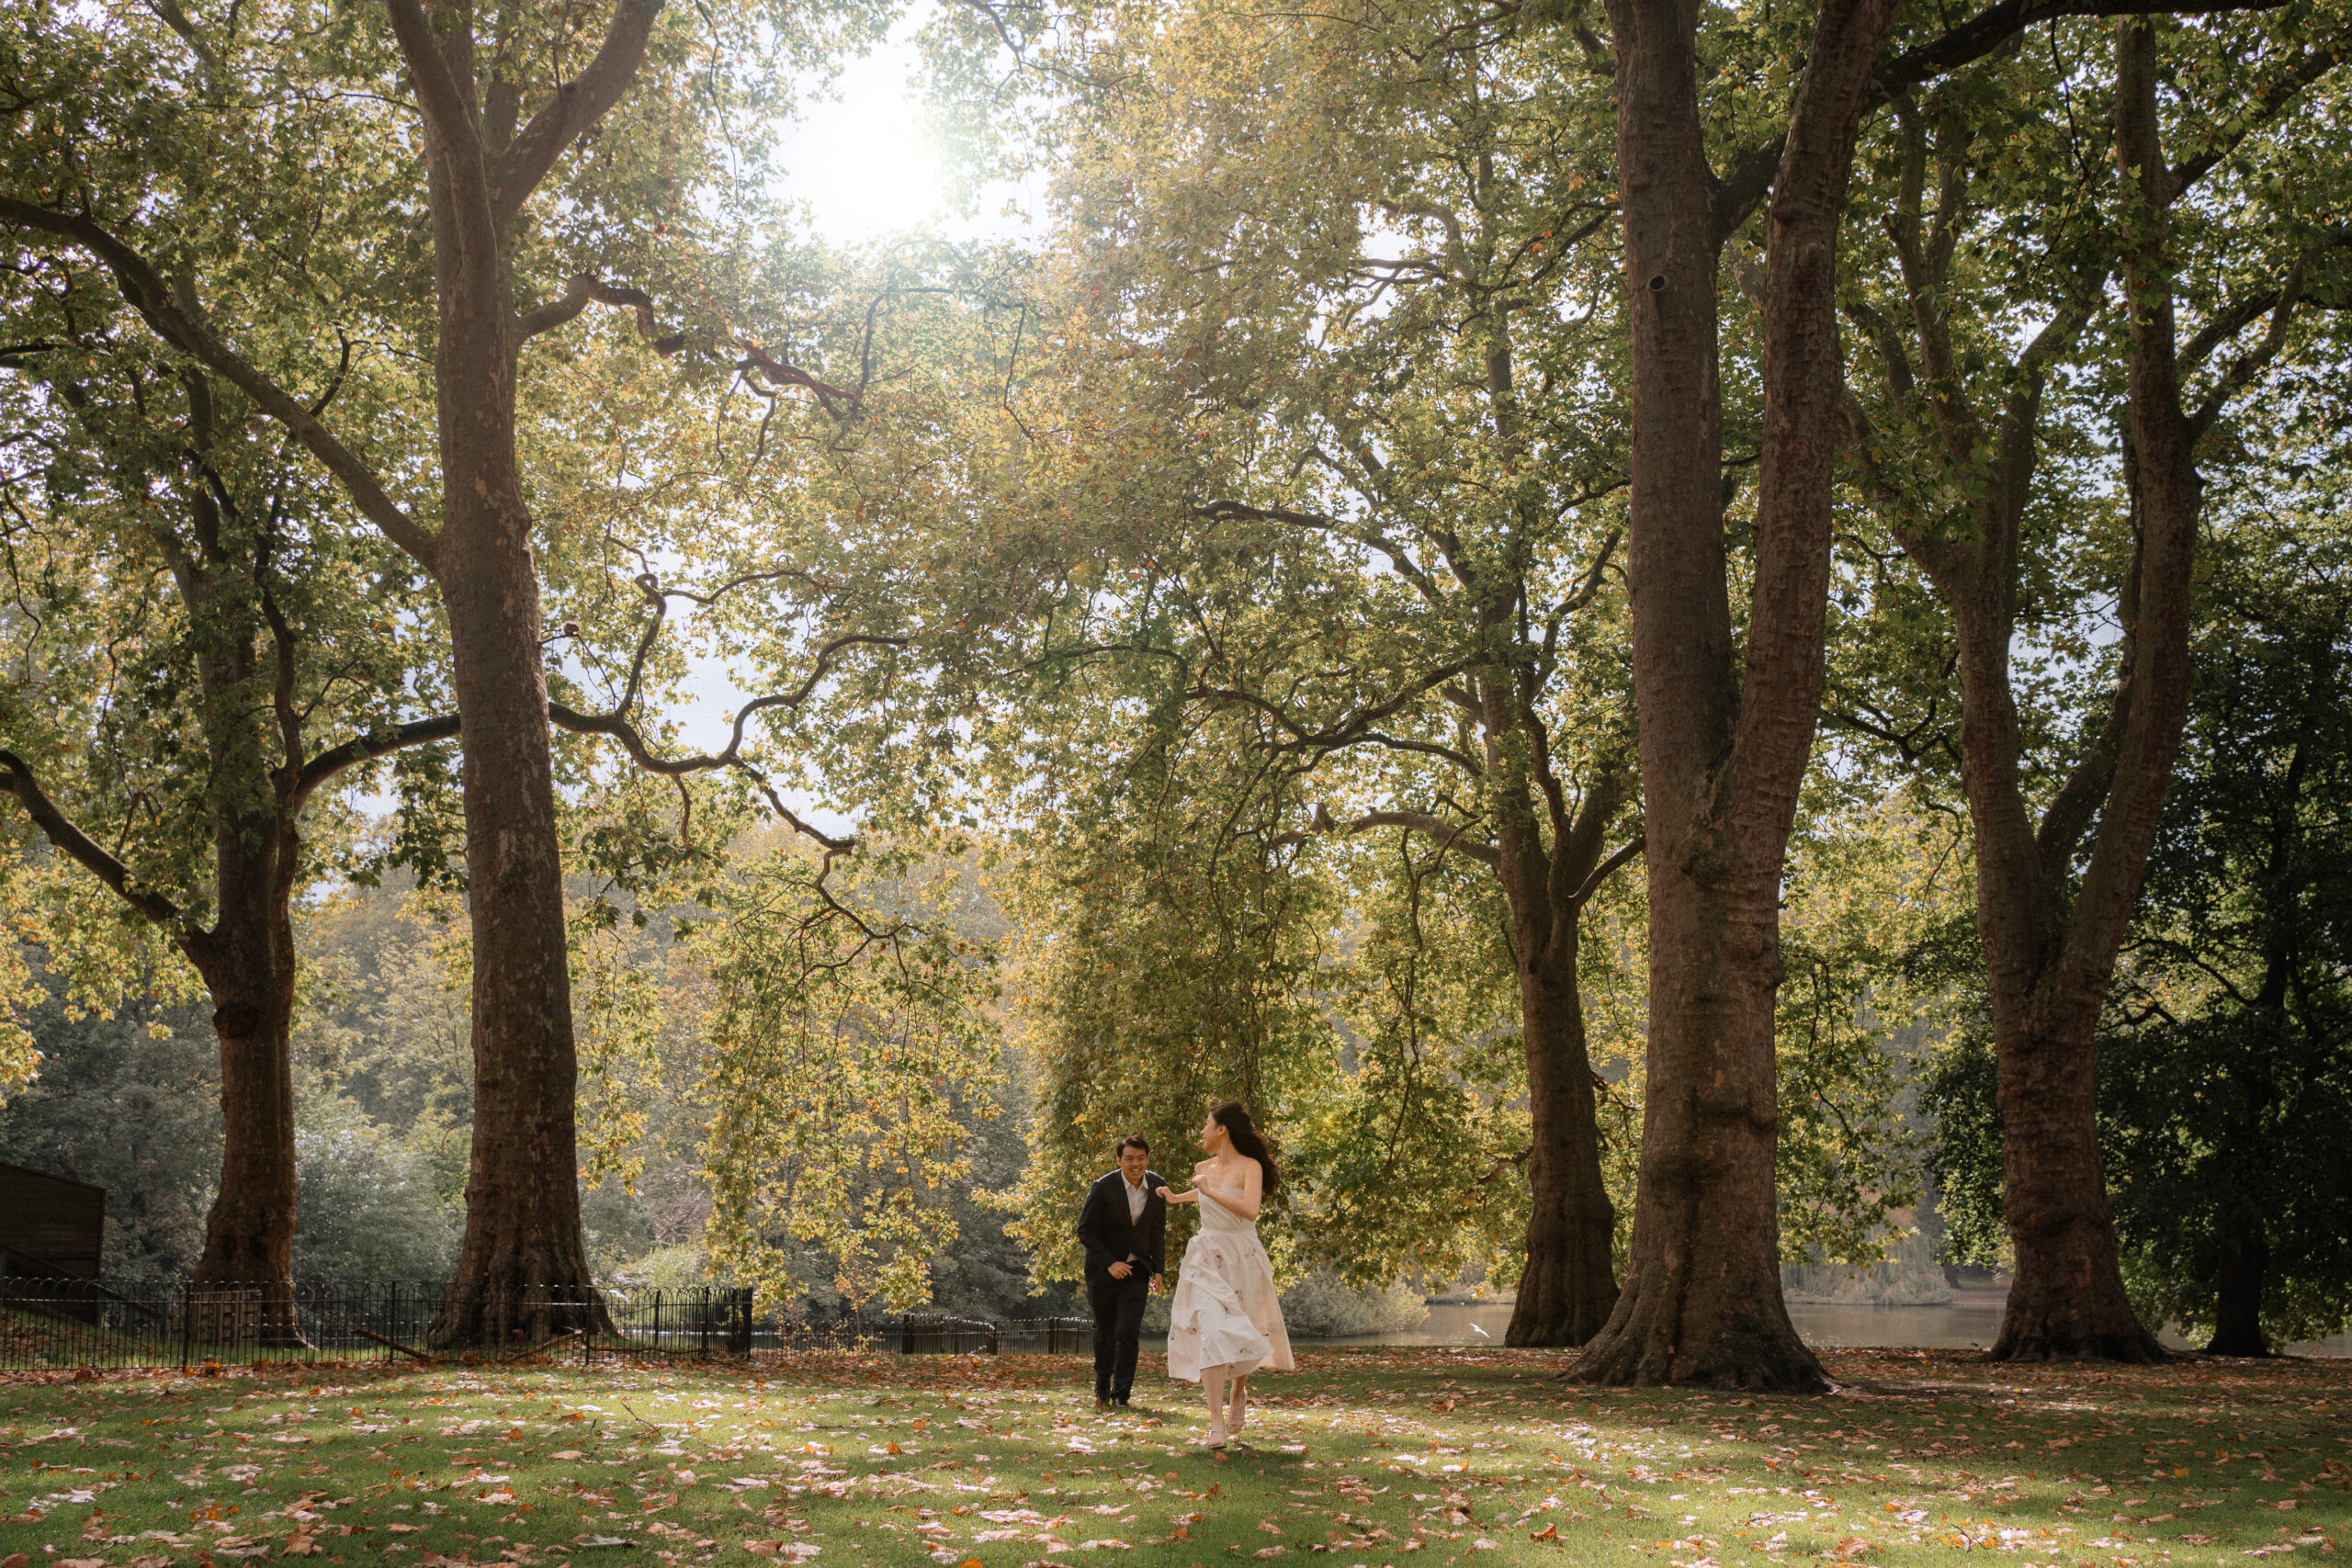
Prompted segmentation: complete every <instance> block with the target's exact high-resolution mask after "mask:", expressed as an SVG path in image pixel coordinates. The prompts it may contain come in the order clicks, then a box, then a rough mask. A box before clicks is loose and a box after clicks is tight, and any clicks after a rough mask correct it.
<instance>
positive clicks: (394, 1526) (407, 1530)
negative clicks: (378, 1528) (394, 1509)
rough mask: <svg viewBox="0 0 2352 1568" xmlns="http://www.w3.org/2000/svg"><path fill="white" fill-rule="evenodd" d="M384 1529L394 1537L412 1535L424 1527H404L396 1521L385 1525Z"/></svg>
mask: <svg viewBox="0 0 2352 1568" xmlns="http://www.w3.org/2000/svg"><path fill="white" fill-rule="evenodd" d="M384 1528H385V1529H388V1530H390V1531H391V1532H392V1533H393V1534H394V1535H414V1534H415V1533H416V1532H417V1531H419V1530H421V1529H424V1526H423V1525H404V1524H401V1523H400V1522H399V1521H398V1520H395V1521H393V1522H392V1523H390V1524H389V1525H386V1526H385V1527H384Z"/></svg>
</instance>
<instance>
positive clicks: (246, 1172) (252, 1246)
mask: <svg viewBox="0 0 2352 1568" xmlns="http://www.w3.org/2000/svg"><path fill="white" fill-rule="evenodd" d="M292 810H293V807H291V805H290V804H289V803H285V802H280V803H279V807H278V809H277V811H276V812H275V813H273V814H272V815H270V816H269V817H266V818H243V819H239V818H227V819H225V820H223V821H222V822H221V824H220V828H219V829H218V830H217V832H216V834H215V848H214V855H213V866H214V887H215V896H216V897H218V898H219V900H220V917H219V919H217V920H215V922H214V923H213V926H212V929H211V930H210V931H207V932H204V933H203V934H202V935H201V936H195V937H191V938H189V939H187V940H185V941H184V942H183V945H184V947H185V948H186V949H187V951H188V953H189V957H190V958H191V960H192V961H193V962H194V963H195V964H196V967H197V971H198V974H200V975H201V976H203V977H204V982H205V985H206V987H207V988H208V989H209V991H210V992H211V994H212V1028H213V1032H214V1033H215V1034H216V1035H217V1036H218V1037H219V1040H220V1122H221V1136H222V1141H221V1151H220V1192H219V1194H218V1195H217V1196H216V1197H215V1198H214V1199H213V1201H212V1212H211V1213H210V1215H209V1217H208V1218H207V1220H206V1222H205V1230H204V1251H203V1254H202V1255H201V1256H200V1257H199V1258H198V1259H197V1264H196V1268H195V1269H194V1270H193V1271H192V1273H191V1275H190V1277H189V1283H190V1284H192V1285H193V1286H195V1287H196V1289H197V1290H198V1292H199V1295H200V1296H201V1294H202V1293H203V1292H213V1295H212V1297H211V1299H210V1301H209V1303H207V1304H206V1305H205V1306H204V1307H203V1308H202V1309H201V1316H200V1318H199V1322H198V1327H197V1332H198V1335H199V1337H213V1338H220V1339H243V1338H245V1337H257V1338H258V1339H259V1340H260V1341H261V1342H262V1343H264V1344H268V1345H294V1344H300V1342H301V1340H302V1333H301V1325H300V1323H299V1322H298V1321H297V1320H296V1317H295V1313H294V1227H295V1220H296V1213H295V1169H294V1067H293V1045H292V1037H293V1028H294V963H295V959H294V923H293V919H292V915H291V908H290V906H291V902H292V894H293V877H292V874H291V873H292V869H293V867H294V865H295V863H296V862H297V859H298V857H299V855H300V840H298V838H297V837H296V835H295V832H294V829H293V826H292V820H291V818H292Z"/></svg>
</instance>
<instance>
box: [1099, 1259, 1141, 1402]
mask: <svg viewBox="0 0 2352 1568" xmlns="http://www.w3.org/2000/svg"><path fill="white" fill-rule="evenodd" d="M1089 1272H1090V1274H1091V1278H1090V1279H1088V1280H1087V1281H1086V1304H1087V1306H1088V1307H1089V1308H1090V1309H1091V1311H1092V1312H1093V1314H1094V1397H1095V1398H1097V1399H1111V1400H1116V1401H1117V1402H1118V1403H1120V1404H1125V1403H1126V1402H1127V1395H1128V1394H1129V1393H1132V1392H1133V1391H1134V1389H1135V1386H1136V1360H1137V1359H1140V1358H1141V1356H1142V1354H1143V1309H1144V1303H1146V1302H1148V1301H1149V1300H1150V1299H1151V1277H1150V1276H1149V1275H1148V1274H1146V1273H1144V1272H1143V1270H1142V1269H1136V1271H1135V1272H1134V1273H1132V1274H1129V1275H1128V1276H1127V1277H1126V1278H1125V1279H1124V1280H1114V1279H1113V1278H1111V1275H1110V1273H1109V1271H1108V1270H1104V1271H1103V1272H1101V1273H1092V1271H1091V1270H1090V1271H1089Z"/></svg>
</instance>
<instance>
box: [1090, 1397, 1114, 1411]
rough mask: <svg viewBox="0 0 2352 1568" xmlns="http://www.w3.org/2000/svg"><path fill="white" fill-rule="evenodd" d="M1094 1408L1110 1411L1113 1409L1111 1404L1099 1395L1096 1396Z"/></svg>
mask: <svg viewBox="0 0 2352 1568" xmlns="http://www.w3.org/2000/svg"><path fill="white" fill-rule="evenodd" d="M1094 1408H1095V1409H1097V1410H1108V1409H1110V1408H1111V1402H1110V1401H1109V1400H1107V1399H1104V1398H1103V1397H1102V1396H1101V1395H1099V1394H1098V1395H1096V1396H1095V1400H1094Z"/></svg>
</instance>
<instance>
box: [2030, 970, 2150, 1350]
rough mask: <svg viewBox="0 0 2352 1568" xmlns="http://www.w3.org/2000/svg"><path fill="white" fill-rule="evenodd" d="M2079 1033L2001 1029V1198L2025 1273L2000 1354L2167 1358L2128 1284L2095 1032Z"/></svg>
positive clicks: (2073, 1031)
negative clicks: (2103, 1123) (2113, 1202)
mask: <svg viewBox="0 0 2352 1568" xmlns="http://www.w3.org/2000/svg"><path fill="white" fill-rule="evenodd" d="M2095 1019H2096V1014H2094V1020H2095ZM2081 1036H2082V1032H2080V1031H2075V1030H2068V1031H2065V1032H2063V1033H2062V1032H2057V1031H2052V1032H2046V1033H2045V1032H2034V1031H2020V1032H2008V1031H2002V1030H1999V1029H1998V1028H1997V1027H1996V1037H1995V1049H1996V1052H1997V1054H1998V1062H1999V1075H2000V1077H1999V1088H1998V1091H1997V1092H1998V1097H1999V1102H2000V1108H2001V1122H2002V1128H2003V1134H2002V1145H2001V1173H2002V1180H2003V1183H2004V1208H2005V1213H2006V1216H2007V1220H2008V1224H2009V1239H2010V1243H2011V1245H2012V1246H2013V1247H2015V1248H2016V1251H2017V1278H2016V1280H2015V1282H2014V1283H2012V1284H2011V1285H2010V1287H2009V1297H2008V1303H2007V1307H2006V1308H2005V1310H2004V1311H2003V1313H2002V1314H2001V1334H2000V1337H1999V1338H1998V1339H1996V1341H1995V1342H1994V1345H1993V1348H1992V1351H1991V1352H1990V1354H1991V1357H1992V1359H1995V1360H2026V1361H2040V1360H2054V1359H2072V1358H2075V1357H2086V1356H2087V1357H2096V1358H2098V1359H2105V1360H2113V1361H2161V1360H2164V1359H2165V1350H2164V1348H2163V1347H2162V1346H2160V1345H2159V1344H2157V1343H2156V1338H2155V1336H2154V1335H2152V1334H2150V1333H2149V1332H2148V1331H2147V1329H2145V1328H2144V1327H2143V1326H2142V1325H2141V1324H2140V1320H2139V1318H2138V1317H2137V1316H2136V1315H2135V1314H2133V1313H2132V1311H2131V1298H2130V1297H2129V1296H2127V1295H2126V1294H2125V1293H2124V1290H2123V1270H2122V1265H2121V1260H2120V1257H2119V1255H2118V1252H2117V1247H2116V1240H2115V1216H2114V1211H2113V1210H2112V1208H2110V1206H2109V1202H2108V1196H2107V1179H2106V1174H2105V1170H2104V1168H2103V1167H2102V1165H2101V1162H2100V1159H2099V1149H2098V1095H2097V1085H2096V1081H2095V1078H2096V1075H2095V1072H2094V1066H2093V1053H2092V1048H2091V1042H2090V1040H2089V1039H2087V1038H2083V1037H2081Z"/></svg>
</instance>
